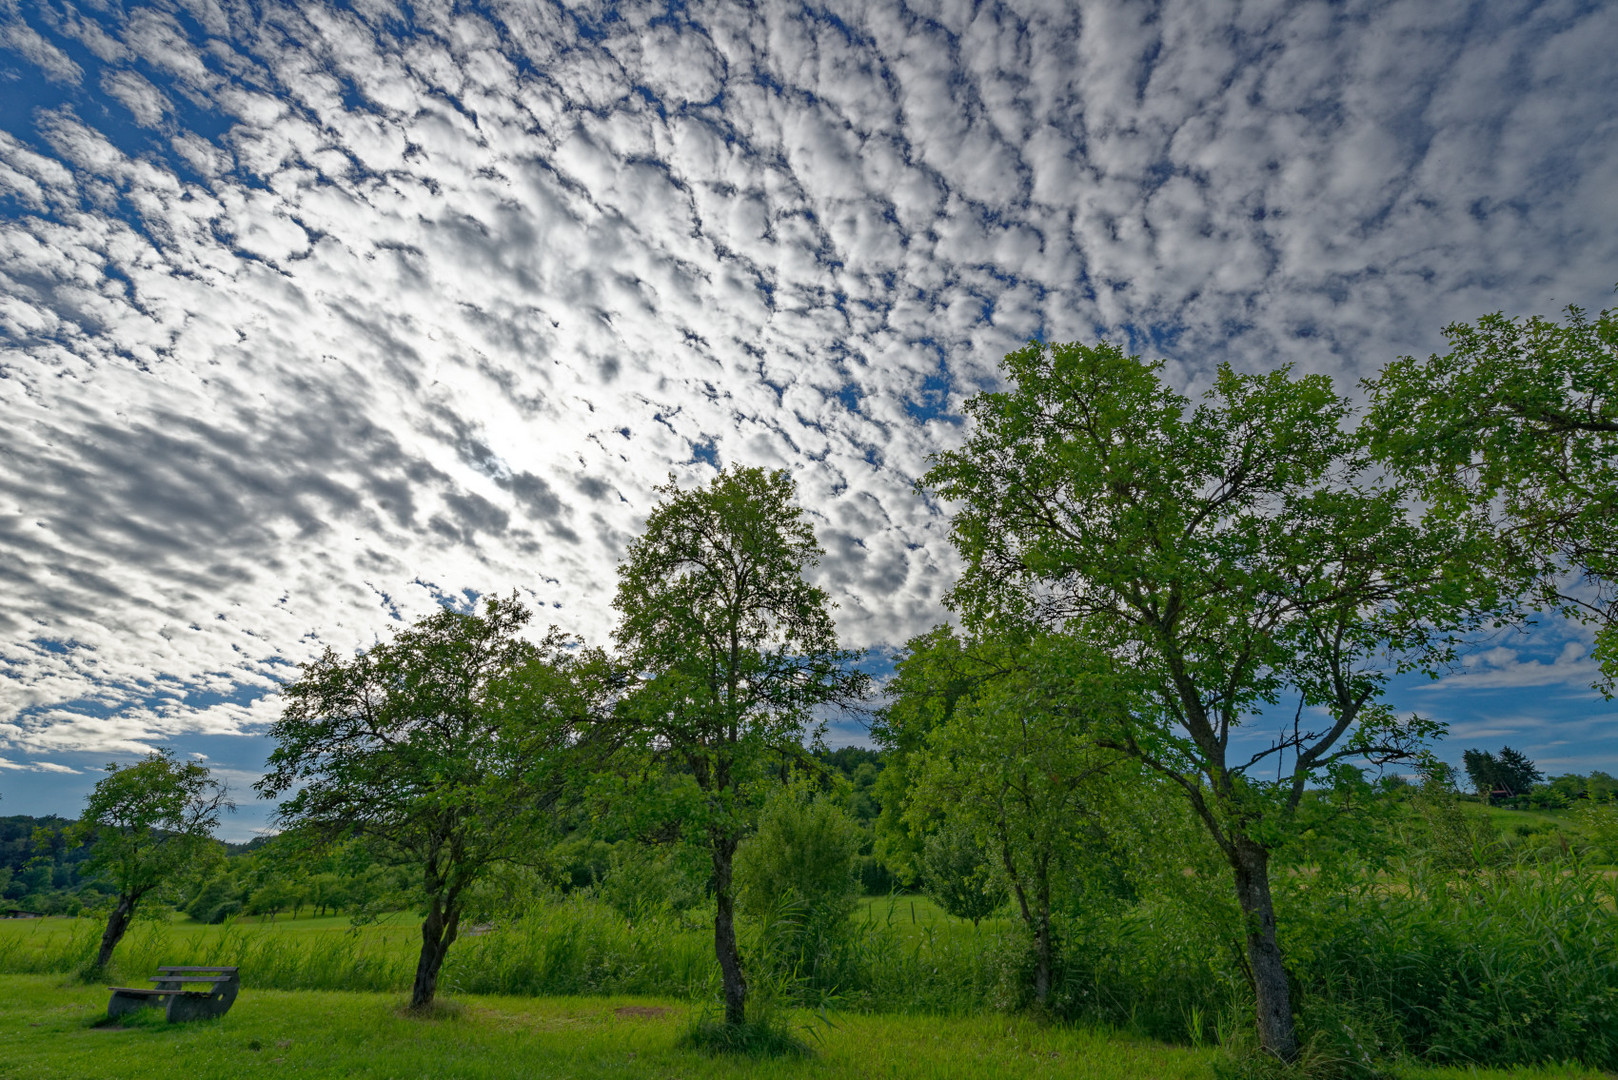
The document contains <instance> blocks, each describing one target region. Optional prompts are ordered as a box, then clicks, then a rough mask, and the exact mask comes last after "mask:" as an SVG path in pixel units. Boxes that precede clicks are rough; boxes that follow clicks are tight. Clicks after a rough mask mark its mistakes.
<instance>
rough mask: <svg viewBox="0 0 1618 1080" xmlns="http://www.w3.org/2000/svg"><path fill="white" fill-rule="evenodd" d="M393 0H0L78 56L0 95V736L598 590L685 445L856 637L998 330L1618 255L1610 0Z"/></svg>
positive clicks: (1511, 674)
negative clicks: (576, 13) (55, 1)
mask: <svg viewBox="0 0 1618 1080" xmlns="http://www.w3.org/2000/svg"><path fill="white" fill-rule="evenodd" d="M200 10H201V9H199V11H200ZM415 10H416V15H415V20H416V26H417V27H418V28H419V30H418V32H417V33H416V34H414V35H413V36H410V37H409V38H403V37H401V36H399V35H400V34H401V30H400V24H399V23H398V22H397V21H393V20H390V19H382V18H380V17H379V18H377V19H375V20H372V19H371V17H370V16H368V15H367V14H366V13H365V11H363V10H362V11H345V12H338V11H335V10H327V9H323V8H319V7H315V8H308V9H299V8H294V7H281V6H275V5H270V6H268V7H266V8H263V9H262V10H261V9H258V8H253V9H247V8H240V7H236V6H233V5H228V4H227V5H221V6H219V7H217V8H215V7H209V8H208V9H207V11H206V12H203V13H202V14H200V15H197V16H196V18H199V19H202V20H203V21H204V22H205V23H206V32H205V33H206V36H204V34H203V33H201V32H199V31H197V30H196V29H195V28H194V26H193V24H192V23H189V22H187V23H182V22H181V21H180V20H178V19H176V18H174V17H171V16H170V15H166V14H163V13H162V12H159V11H155V10H152V9H140V10H137V11H135V12H133V13H132V14H130V15H129V16H128V17H127V19H121V18H120V17H116V16H109V17H108V18H106V19H104V20H101V21H96V20H92V19H90V17H89V16H82V15H75V16H74V17H73V18H74V20H76V21H71V22H65V23H63V24H61V25H60V26H59V27H57V28H56V29H55V30H51V29H50V28H48V27H44V26H42V25H38V24H30V23H29V22H27V21H24V20H23V19H22V16H21V15H19V14H17V11H16V9H14V8H12V7H10V6H7V7H4V8H3V9H0V18H3V19H5V20H8V21H6V22H5V23H4V25H5V26H6V27H7V29H6V31H5V33H6V34H7V35H8V36H7V38H6V39H5V41H6V43H7V47H9V48H10V49H11V53H9V54H6V55H7V57H8V60H7V62H12V61H13V60H14V59H15V58H17V57H21V58H22V62H24V63H26V64H29V65H32V68H30V70H32V69H34V68H37V69H39V70H41V71H43V72H44V73H45V74H47V75H51V76H52V77H57V78H63V79H76V80H78V81H79V82H80V83H81V84H82V85H84V86H86V87H100V88H101V93H102V94H104V95H106V96H107V97H108V98H110V99H114V100H116V101H117V102H121V103H122V104H119V105H114V106H112V107H110V108H108V109H106V110H105V115H102V114H100V113H93V112H92V110H90V109H88V108H75V109H64V108H61V107H59V105H55V106H52V107H51V108H50V109H48V110H47V111H46V113H44V114H42V119H41V120H40V121H38V122H37V123H36V126H35V127H34V128H32V129H26V130H25V129H20V128H19V129H16V130H12V131H10V132H0V192H5V193H8V194H9V195H10V198H11V202H10V203H8V204H7V205H8V206H10V207H11V209H8V210H6V211H4V213H5V215H6V216H4V217H3V218H0V297H3V300H0V335H4V340H3V342H0V348H3V350H4V351H3V352H0V372H3V374H4V376H5V377H4V378H0V417H3V420H4V423H3V424H0V452H3V453H4V454H5V455H6V461H7V467H6V469H5V470H4V472H3V473H0V567H3V568H4V569H0V574H3V575H5V578H6V588H7V589H8V595H9V596H10V597H11V603H10V604H9V605H8V606H7V608H6V610H5V611H3V612H0V663H4V665H5V670H6V673H7V674H6V677H5V678H4V679H3V680H0V745H8V746H17V747H23V748H26V749H27V750H29V751H46V752H49V751H55V750H68V749H72V750H92V749H93V750H96V751H101V752H118V753H139V752H143V751H144V750H145V749H147V748H149V747H151V746H153V745H159V744H164V743H168V742H172V741H173V740H174V739H175V738H179V737H182V736H184V735H185V734H186V733H195V732H219V733H233V732H248V731H256V730H262V728H263V726H264V724H265V723H267V722H268V720H269V719H271V718H272V717H273V715H274V712H275V708H276V706H275V704H274V699H273V697H260V698H258V700H257V701H256V702H254V701H253V699H254V697H255V695H263V694H266V693H267V692H268V691H270V690H271V689H273V687H274V686H275V685H277V684H278V682H279V681H280V680H283V679H285V678H287V677H289V676H290V675H292V674H293V673H294V672H295V670H296V669H295V665H296V664H297V663H298V662H300V661H302V660H304V659H307V658H308V657H310V656H311V655H313V654H315V653H316V652H317V651H318V650H319V649H320V648H322V647H325V646H327V645H330V646H332V647H335V648H338V649H340V650H347V649H351V648H354V647H358V646H363V645H365V644H367V643H369V642H371V641H373V640H375V638H376V637H377V635H379V634H384V633H386V632H388V629H389V628H390V627H392V626H395V625H397V623H396V621H395V616H397V617H398V618H402V619H405V620H409V619H413V618H415V617H417V616H418V615H420V614H422V613H424V612H425V611H427V610H429V609H430V608H431V606H432V605H433V604H434V603H435V602H436V601H435V597H436V596H438V595H440V594H443V593H450V594H455V593H459V592H460V590H463V589H473V590H476V591H505V590H507V589H510V588H513V587H515V588H518V589H519V590H520V591H522V593H523V595H524V596H525V597H527V598H528V599H529V601H530V602H532V603H533V604H534V605H535V606H536V607H538V608H540V609H541V613H540V614H539V616H538V617H537V620H536V621H538V622H539V623H541V624H543V623H546V622H550V621H556V622H558V623H561V624H562V625H564V626H567V627H569V628H572V629H576V630H579V631H582V632H584V633H586V634H587V635H589V636H590V637H592V638H593V639H595V640H602V639H603V638H604V637H605V635H606V632H607V630H608V628H609V627H610V624H611V614H612V613H611V611H610V608H609V606H608V601H609V600H610V595H611V589H612V583H613V566H614V564H615V561H616V560H617V558H618V557H619V556H620V555H621V554H622V551H623V548H624V545H625V543H626V542H627V540H628V539H629V537H631V536H633V535H634V532H635V530H636V529H637V527H638V525H639V522H640V521H641V519H642V518H643V517H644V515H645V513H646V512H647V511H648V509H649V508H650V506H651V501H652V495H651V489H652V487H653V486H654V485H655V484H658V483H661V482H662V480H663V479H664V477H665V476H666V474H667V473H668V471H669V470H670V469H671V468H672V469H673V470H675V472H676V473H677V475H679V476H680V477H681V478H682V480H683V481H685V482H692V481H695V480H699V479H701V478H703V477H705V476H706V475H709V473H708V469H707V466H706V465H705V464H703V463H702V462H701V461H699V460H697V459H696V458H695V456H694V452H695V449H696V448H697V447H699V446H707V445H710V444H711V445H712V446H713V447H714V448H715V450H716V452H717V454H718V455H719V458H720V459H721V460H722V461H724V462H727V463H728V462H743V463H762V464H769V465H780V466H784V467H787V468H790V469H791V470H792V471H793V474H794V476H795V477H796V478H797V480H798V483H799V486H800V491H801V493H802V498H803V501H804V503H805V505H806V506H808V507H809V508H810V509H811V511H812V512H813V513H814V515H815V516H816V520H817V523H818V524H819V526H820V528H821V535H822V539H823V541H824V543H825V544H826V546H827V548H828V556H827V559H826V560H825V563H824V565H823V567H822V569H821V571H820V573H821V576H822V579H823V580H824V582H825V583H826V584H827V586H828V587H829V588H831V589H832V591H833V593H834V596H835V597H836V599H837V600H838V602H839V603H840V605H841V607H840V612H839V615H840V625H841V627H842V629H843V631H844V633H845V634H846V635H847V638H848V639H849V641H850V642H852V643H855V644H875V643H895V642H900V641H902V640H904V639H905V638H906V637H907V636H909V635H910V634H912V633H914V632H916V631H918V630H920V629H923V628H925V627H926V626H927V625H929V624H931V623H932V622H934V621H936V620H937V619H938V618H940V617H941V612H940V611H939V609H938V606H937V600H938V597H939V595H940V594H941V593H942V591H943V589H944V588H945V587H946V586H947V584H948V583H949V581H950V579H951V576H952V574H953V572H954V569H955V562H954V557H953V554H952V552H951V550H950V548H949V547H948V545H947V543H946V534H945V524H944V522H943V520H942V519H941V517H940V516H939V515H938V514H937V512H936V511H935V510H934V509H933V508H931V507H929V505H928V504H927V503H926V502H924V501H923V500H920V499H917V498H916V497H915V496H914V494H913V493H912V491H911V487H910V485H911V481H912V480H913V479H914V477H916V476H917V475H918V474H919V473H920V472H921V471H922V470H923V469H924V468H925V467H926V465H925V463H926V456H927V455H928V454H929V453H930V452H932V451H934V450H937V449H939V448H941V447H943V446H946V445H949V444H950V443H951V442H952V440H955V439H957V438H959V428H958V427H957V426H955V425H953V424H952V423H950V422H949V421H948V420H947V418H946V417H947V414H948V413H950V412H952V411H954V410H956V409H958V406H959V403H960V401H961V399H962V397H963V395H965V394H967V393H970V392H972V391H973V390H975V389H976V388H977V387H979V386H981V385H984V384H985V382H986V381H987V380H988V379H990V378H991V377H992V372H993V367H994V363H995V361H996V360H997V359H998V357H999V356H1000V355H1001V354H1002V353H1003V352H1004V351H1006V350H1007V349H1009V348H1012V347H1014V346H1016V345H1018V344H1020V343H1021V342H1022V341H1024V340H1026V339H1027V338H1028V337H1029V336H1031V335H1035V334H1043V335H1044V336H1045V337H1047V338H1048V339H1056V340H1063V339H1072V338H1079V337H1083V338H1093V337H1094V336H1096V335H1098V334H1103V333H1105V334H1110V335H1113V336H1115V337H1117V338H1120V339H1121V340H1125V341H1127V342H1129V343H1131V344H1132V345H1133V346H1134V347H1135V348H1137V349H1139V350H1140V351H1145V352H1151V353H1154V354H1155V353H1164V352H1166V353H1168V354H1169V355H1170V359H1171V360H1172V361H1174V364H1173V365H1172V367H1171V370H1174V371H1177V372H1181V373H1183V377H1184V380H1185V381H1186V382H1187V383H1188V384H1190V383H1196V382H1197V381H1198V380H1200V379H1203V378H1205V377H1206V374H1207V372H1208V371H1209V370H1211V367H1212V365H1213V364H1214V363H1216V362H1217V361H1219V360H1221V359H1226V358H1229V359H1231V360H1233V361H1234V362H1236V363H1237V364H1238V366H1242V367H1249V368H1262V367H1268V366H1270V365H1273V364H1275V363H1277V362H1280V361H1284V360H1292V361H1296V362H1297V363H1298V364H1299V365H1300V366H1301V367H1303V368H1305V369H1309V370H1320V371H1327V372H1330V373H1332V374H1334V375H1337V376H1339V377H1340V378H1342V379H1345V380H1350V381H1351V380H1352V379H1355V378H1358V377H1360V376H1362V375H1365V374H1368V373H1369V372H1370V371H1372V370H1374V369H1375V368H1376V367H1377V366H1378V365H1379V364H1380V363H1382V362H1383V361H1385V360H1386V359H1388V358H1391V357H1392V356H1393V355H1395V354H1397V353H1400V352H1412V351H1421V350H1422V349H1425V348H1427V347H1429V346H1431V345H1432V344H1434V343H1435V341H1436V335H1437V330H1438V328H1439V327H1440V326H1441V325H1443V324H1444V323H1445V322H1447V321H1449V320H1452V319H1456V318H1469V317H1473V316H1476V315H1477V314H1480V313H1482V312H1484V311H1489V310H1494V309H1496V308H1509V309H1512V310H1523V309H1529V310H1546V309H1548V308H1549V307H1550V305H1551V304H1552V303H1553V302H1554V303H1558V304H1559V303H1563V302H1570V301H1571V302H1580V303H1583V304H1586V305H1595V306H1599V305H1600V304H1601V303H1602V301H1603V298H1604V296H1605V295H1606V291H1607V290H1608V289H1609V288H1610V286H1611V285H1612V281H1611V280H1609V279H1610V278H1612V277H1613V273H1612V271H1611V267H1612V266H1613V265H1614V264H1615V262H1618V258H1615V256H1618V226H1614V225H1613V224H1612V223H1613V222H1614V221H1618V218H1615V216H1614V215H1613V214H1612V213H1611V210H1612V208H1613V201H1612V200H1613V198H1614V195H1613V192H1614V191H1618V149H1615V140H1614V138H1613V129H1612V120H1611V117H1610V115H1609V112H1610V110H1608V109H1607V107H1606V103H1607V102H1609V101H1611V100H1612V99H1613V97H1614V96H1615V91H1618V86H1615V80H1618V75H1615V74H1614V72H1613V71H1612V70H1611V65H1610V64H1606V63H1604V62H1603V60H1604V55H1603V54H1601V53H1600V52H1599V50H1597V49H1595V48H1594V46H1592V45H1591V44H1590V43H1591V42H1592V41H1596V40H1601V39H1602V35H1603V34H1605V35H1606V39H1607V40H1610V38H1611V36H1612V35H1611V34H1610V33H1607V26H1606V22H1605V21H1604V20H1610V19H1611V18H1612V13H1611V12H1603V11H1594V12H1590V13H1586V14H1577V13H1569V14H1565V15H1560V16H1552V15H1551V14H1548V13H1542V12H1534V13H1528V14H1524V15H1521V16H1510V17H1507V16H1495V15H1493V14H1491V13H1484V14H1482V15H1478V16H1477V18H1475V19H1472V21H1468V20H1469V18H1471V17H1470V16H1469V15H1468V12H1469V11H1471V10H1472V9H1470V8H1467V7H1464V6H1461V5H1455V6H1448V5H1436V4H1426V3H1420V4H1418V3H1414V2H1405V3H1394V4H1386V5H1372V4H1357V5H1352V6H1351V9H1344V10H1342V11H1339V12H1337V13H1336V14H1333V13H1331V12H1328V11H1326V9H1323V8H1314V7H1287V8H1284V9H1282V10H1281V11H1280V12H1279V13H1276V12H1273V11H1268V10H1267V9H1264V8H1262V7H1251V6H1249V7H1243V8H1239V9H1235V10H1234V12H1233V13H1232V14H1230V15H1228V17H1227V16H1225V15H1221V14H1220V12H1219V11H1215V10H1214V9H1212V8H1210V7H1208V6H1207V5H1202V4H1194V3H1179V4H1169V5H1167V6H1166V7H1165V8H1164V9H1163V11H1162V14H1161V17H1160V18H1158V19H1156V20H1145V19H1142V18H1137V17H1135V16H1134V15H1133V14H1131V12H1130V9H1127V8H1120V7H1118V6H1117V5H1110V4H1099V5H1086V6H1083V7H1082V8H1081V9H1076V10H1075V11H1072V12H1070V11H1068V10H1067V9H1066V8H1065V7H1063V6H1061V5H1057V6H1056V7H1054V8H1052V9H1051V10H1048V11H1038V12H1030V13H1029V14H1027V15H1019V14H1017V12H1016V10H1014V9H1011V8H997V9H992V10H991V9H987V8H983V9H976V10H975V11H968V10H966V9H964V8H963V9H961V10H959V11H957V10H955V9H953V8H947V9H940V10H939V11H937V12H935V13H933V14H932V15H930V16H928V17H927V18H922V17H920V16H918V15H916V14H914V13H913V11H912V10H911V9H909V8H905V7H901V6H898V5H875V6H871V5H849V6H848V10H846V11H844V12H842V14H841V16H840V18H839V19H836V20H834V19H832V18H830V17H829V16H827V15H825V14H824V13H818V12H806V11H804V10H803V9H800V8H793V7H788V6H785V5H770V4H766V5H761V6H759V7H757V8H753V9H742V8H737V7H734V6H732V5H712V6H708V7H705V6H702V5H697V6H696V7H694V8H692V9H691V10H690V11H689V22H687V21H684V20H680V19H676V20H672V21H665V20H659V21H658V22H657V24H656V25H655V26H654V25H651V24H650V23H648V22H647V21H646V20H645V19H643V18H641V17H640V16H637V15H634V14H633V13H629V14H627V15H626V16H625V17H624V18H623V19H621V20H619V21H617V22H611V23H603V24H601V25H600V26H596V27H594V29H591V32H590V34H589V35H586V34H583V33H581V32H580V30H579V26H578V25H577V24H575V23H574V22H573V21H572V19H571V18H570V17H568V16H567V15H565V14H563V13H561V12H559V11H557V10H552V9H536V8H532V7H531V6H529V5H520V4H505V5H500V4H497V5H494V6H493V7H492V8H491V9H490V10H489V11H488V12H487V13H486V14H485V15H475V14H470V13H467V12H464V11H460V10H458V9H454V8H451V7H448V6H443V7H440V6H436V5H434V4H422V5H416V8H415ZM1221 10H1223V9H1221ZM1491 20H1496V21H1491ZM1558 20H1559V21H1558ZM196 25H202V24H200V23H199V24H196ZM586 25H587V26H589V25H590V24H588V22H587V23H586ZM596 30H600V31H602V32H604V33H605V37H604V38H601V39H600V40H596V39H595V37H594V36H593V35H594V34H595V32H596ZM47 31H49V33H54V34H57V35H61V34H67V35H69V36H70V37H71V38H73V39H75V40H77V41H78V42H80V43H82V44H83V45H84V46H85V47H86V48H87V49H88V50H89V53H90V54H91V55H93V56H95V57H97V58H99V60H100V62H102V63H104V64H106V65H114V66H106V67H103V68H101V69H100V70H99V71H97V72H94V73H92V74H91V76H90V77H86V76H85V74H84V71H83V69H81V68H79V66H78V62H77V61H74V60H72V59H70V58H68V57H67V54H66V52H64V51H63V49H64V47H65V46H66V42H67V39H66V38H60V39H59V40H60V42H61V44H53V43H52V41H51V40H47V37H48V36H49V33H47ZM30 35H31V36H30ZM51 50H55V52H52V51H51ZM74 55H79V56H82V55H85V54H84V53H75V54H74ZM75 72H77V73H78V74H75ZM53 73H54V74H53ZM8 92H9V91H8ZM126 109H127V110H128V112H127V115H132V116H134V117H135V119H136V120H137V121H138V122H139V123H140V124H146V125H153V128H152V130H151V131H145V130H136V129H132V128H128V127H127V121H126V120H125V119H124V117H125V115H126V112H125V110H126ZM120 125H125V126H120ZM1156 342H1161V343H1162V344H1156ZM1345 385H1346V384H1345ZM940 413H942V414H944V415H943V416H941V415H940ZM625 432H627V435H626V434H624V433H625ZM1577 663H1578V661H1576V660H1574V661H1566V662H1564V661H1563V660H1558V661H1556V662H1554V663H1551V662H1546V661H1534V660H1521V659H1518V660H1507V659H1505V658H1502V659H1500V660H1499V662H1498V663H1497V662H1495V661H1494V660H1487V661H1484V660H1480V661H1479V662H1478V663H1477V664H1476V665H1474V666H1475V667H1476V668H1477V672H1476V674H1471V675H1468V676H1466V678H1467V679H1468V680H1482V681H1481V682H1479V681H1473V682H1469V685H1485V684H1488V680H1490V679H1497V680H1502V681H1500V682H1499V683H1498V685H1523V683H1522V681H1521V680H1523V679H1533V678H1540V677H1543V678H1544V679H1545V680H1546V681H1545V684H1546V685H1549V684H1550V683H1553V682H1557V681H1562V682H1566V681H1567V680H1568V678H1569V677H1570V674H1569V673H1570V672H1572V671H1573V670H1574V668H1576V667H1577ZM1513 679H1515V680H1518V681H1516V682H1511V681H1510V680H1513ZM1490 685H1493V684H1490ZM231 702H250V703H248V704H231Z"/></svg>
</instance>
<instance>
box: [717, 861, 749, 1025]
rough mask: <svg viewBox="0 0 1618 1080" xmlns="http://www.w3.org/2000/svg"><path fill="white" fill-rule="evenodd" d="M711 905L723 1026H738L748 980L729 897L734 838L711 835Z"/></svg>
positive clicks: (732, 899)
mask: <svg viewBox="0 0 1618 1080" xmlns="http://www.w3.org/2000/svg"><path fill="white" fill-rule="evenodd" d="M712 844H713V876H714V900H715V901H716V903H715V906H714V917H713V946H714V955H715V956H716V957H718V959H719V974H720V978H721V979H722V980H723V982H724V988H725V1023H727V1024H740V1023H743V1022H744V1021H745V1020H746V1019H747V977H746V976H745V975H743V974H742V954H741V950H740V949H738V948H737V947H736V900H735V897H734V896H733V895H732V894H731V886H730V875H731V867H732V865H733V864H734V862H735V856H736V838H735V837H733V836H729V835H725V834H722V833H719V832H715V833H714V834H713V840H712Z"/></svg>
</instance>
